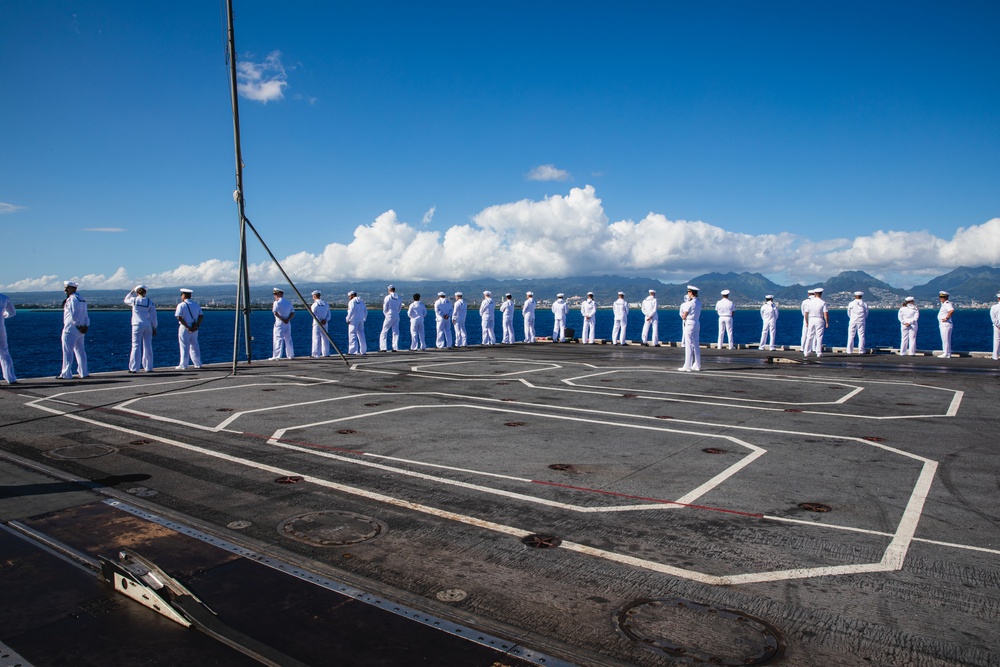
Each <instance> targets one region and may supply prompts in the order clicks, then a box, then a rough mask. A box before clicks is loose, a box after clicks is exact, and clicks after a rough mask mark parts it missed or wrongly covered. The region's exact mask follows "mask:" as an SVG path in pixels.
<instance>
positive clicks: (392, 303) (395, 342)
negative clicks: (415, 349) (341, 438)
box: [378, 285, 403, 352]
mask: <svg viewBox="0 0 1000 667" xmlns="http://www.w3.org/2000/svg"><path fill="white" fill-rule="evenodd" d="M402 307H403V302H402V300H401V299H400V298H399V295H398V294H396V288H395V287H393V286H392V285H389V293H388V294H386V296H385V298H384V299H382V315H383V316H384V319H383V320H382V333H381V334H380V335H379V339H378V349H379V350H380V351H382V352H385V351H386V350H388V349H389V332H390V331H391V332H392V350H393V351H394V352H395V351H396V350H398V349H399V309H400V308H402Z"/></svg>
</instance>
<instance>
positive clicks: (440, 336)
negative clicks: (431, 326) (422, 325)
mask: <svg viewBox="0 0 1000 667" xmlns="http://www.w3.org/2000/svg"><path fill="white" fill-rule="evenodd" d="M437 346H438V347H451V321H450V320H438V321H437Z"/></svg>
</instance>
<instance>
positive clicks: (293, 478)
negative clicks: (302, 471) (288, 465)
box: [274, 475, 303, 484]
mask: <svg viewBox="0 0 1000 667" xmlns="http://www.w3.org/2000/svg"><path fill="white" fill-rule="evenodd" d="M302 479H303V478H302V476H301V475H288V476H287V477H279V478H278V479H276V480H274V481H275V482H277V483H278V484H298V483H299V482H301V481H302Z"/></svg>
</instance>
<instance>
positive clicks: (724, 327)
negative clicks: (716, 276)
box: [715, 289, 736, 350]
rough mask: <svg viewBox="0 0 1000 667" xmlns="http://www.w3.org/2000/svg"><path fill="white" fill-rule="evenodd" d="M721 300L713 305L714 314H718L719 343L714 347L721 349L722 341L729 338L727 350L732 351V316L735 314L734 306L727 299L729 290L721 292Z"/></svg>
mask: <svg viewBox="0 0 1000 667" xmlns="http://www.w3.org/2000/svg"><path fill="white" fill-rule="evenodd" d="M721 294H722V298H721V299H719V300H718V301H717V302H716V303H715V312H716V313H718V314H719V342H718V343H717V344H716V347H717V348H719V349H720V350H721V349H722V341H723V339H724V338H725V336H729V349H730V350H731V349H733V316H734V315H735V314H736V304H735V303H733V302H732V301H731V300H730V299H729V290H727V289H724V290H722V292H721Z"/></svg>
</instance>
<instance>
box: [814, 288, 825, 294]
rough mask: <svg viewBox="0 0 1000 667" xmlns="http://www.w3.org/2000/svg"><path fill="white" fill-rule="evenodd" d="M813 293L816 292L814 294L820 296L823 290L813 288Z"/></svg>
mask: <svg viewBox="0 0 1000 667" xmlns="http://www.w3.org/2000/svg"><path fill="white" fill-rule="evenodd" d="M813 292H816V294H822V293H823V288H822V287H814V288H813Z"/></svg>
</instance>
